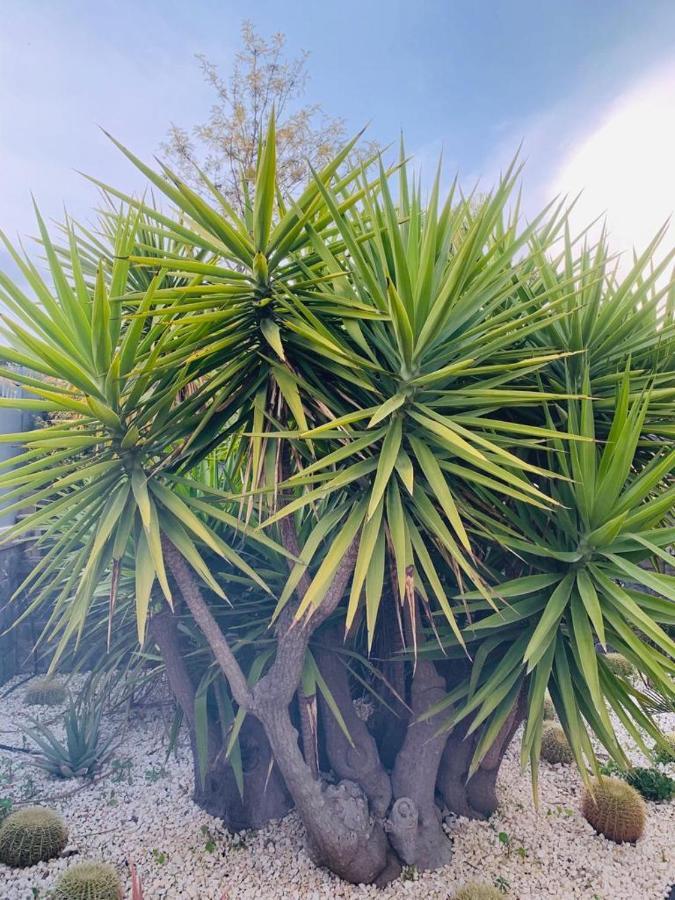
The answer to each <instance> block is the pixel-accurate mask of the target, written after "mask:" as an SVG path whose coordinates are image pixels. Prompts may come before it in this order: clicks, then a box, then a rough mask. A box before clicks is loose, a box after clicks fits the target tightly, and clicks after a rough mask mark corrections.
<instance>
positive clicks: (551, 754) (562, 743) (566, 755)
mask: <svg viewBox="0 0 675 900" xmlns="http://www.w3.org/2000/svg"><path fill="white" fill-rule="evenodd" d="M541 758H542V759H545V760H546V762H550V763H565V764H568V763H571V762H572V761H573V760H574V754H573V753H572V748H571V747H570V745H569V741H568V740H567V737H566V736H565V732H564V731H563V730H562V728H561V727H560V725H556V724H555V722H547V723H546V726H545V727H544V731H543V733H542V735H541Z"/></svg>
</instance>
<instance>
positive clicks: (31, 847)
mask: <svg viewBox="0 0 675 900" xmlns="http://www.w3.org/2000/svg"><path fill="white" fill-rule="evenodd" d="M67 840H68V829H67V828H66V826H65V824H64V822H63V820H62V819H61V817H60V816H59V815H57V813H55V812H54V810H52V809H47V808H46V807H44V806H27V807H26V808H25V809H19V810H17V811H16V812H14V813H12V814H11V815H10V816H7V818H6V819H5V821H4V822H3V823H2V826H0V862H3V863H5V865H7V866H14V867H16V868H24V867H25V866H34V865H35V863H38V862H40V861H41V860H45V859H52V858H53V857H54V856H58V855H59V853H60V852H61V851H62V850H63V848H64V847H65V846H66V841H67Z"/></svg>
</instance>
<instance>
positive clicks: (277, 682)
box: [154, 520, 520, 885]
mask: <svg viewBox="0 0 675 900" xmlns="http://www.w3.org/2000/svg"><path fill="white" fill-rule="evenodd" d="M282 535H283V537H284V543H285V545H286V547H287V549H289V550H290V551H291V552H292V553H293V554H294V555H295V556H297V555H299V548H298V546H297V540H296V538H295V533H294V530H293V528H292V525H291V524H290V523H289V522H287V521H286V520H282ZM164 549H165V554H166V559H167V563H168V566H169V569H170V571H171V574H172V576H173V578H174V580H175V581H176V584H177V586H178V587H179V589H180V592H181V594H182V596H183V599H184V601H185V604H186V606H187V607H188V609H189V610H190V613H191V614H192V616H193V618H194V620H195V622H196V623H197V624H198V626H199V627H200V629H201V631H202V633H203V634H204V636H205V638H206V640H207V642H208V643H209V645H210V647H211V650H212V652H213V656H214V659H215V660H216V662H217V664H218V665H219V666H220V669H221V671H222V672H223V674H224V675H225V677H226V678H227V680H228V684H229V686H230V690H231V692H232V695H233V697H234V699H235V701H236V703H237V704H238V706H239V707H240V708H243V709H245V710H246V711H247V712H248V713H249V716H248V717H247V719H246V720H245V721H246V723H247V724H246V725H245V728H244V729H242V735H241V740H242V745H243V750H244V758H245V759H247V760H248V762H249V763H250V764H249V765H247V764H245V765H244V776H245V793H244V802H243V803H242V802H241V798H240V797H239V794H238V792H236V796H235V794H234V792H233V791H232V784H233V776H232V772H231V767H229V766H228V765H227V763H226V761H225V760H224V754H223V753H222V747H221V745H220V743H219V741H218V740H216V736H215V735H213V734H210V736H209V742H210V747H209V769H208V772H207V778H206V780H205V782H204V784H203V786H202V787H201V788H200V789H198V790H197V791H196V793H195V799H196V800H197V802H200V803H201V804H202V805H204V806H206V808H208V809H209V810H210V811H212V812H213V813H215V814H217V815H221V816H222V817H223V818H224V819H225V821H226V822H231V823H232V824H233V825H235V824H236V825H237V826H238V827H257V826H258V825H260V824H263V823H264V822H265V821H267V820H268V818H269V817H276V816H277V815H282V814H283V812H285V811H286V809H288V808H289V806H290V804H291V802H292V804H293V805H294V806H295V808H296V809H297V811H298V813H299V814H300V816H301V818H302V820H303V823H304V825H305V829H306V832H307V846H308V851H309V853H310V855H311V858H312V859H313V860H314V862H315V863H316V864H317V865H320V866H325V867H326V868H328V869H330V870H331V871H332V872H334V873H335V874H337V875H339V876H340V877H341V878H344V879H345V880H347V881H351V882H353V883H366V884H370V883H376V884H380V885H383V884H386V883H387V882H388V881H390V880H392V879H393V878H395V877H396V876H397V875H398V873H399V872H400V870H401V865H402V864H405V865H415V866H417V867H418V868H419V869H428V868H436V867H438V866H441V865H444V864H446V863H447V862H449V861H450V858H451V845H450V842H449V840H448V839H447V837H446V835H445V833H444V831H443V827H442V821H441V811H440V808H439V806H438V804H437V802H436V792H437V791H438V792H439V793H440V794H441V796H442V797H443V799H444V801H445V803H446V804H447V805H448V807H449V808H450V809H451V810H452V811H455V812H458V813H461V814H463V815H481V816H484V815H488V814H489V813H490V812H491V811H493V809H494V807H495V806H496V796H495V793H494V786H495V781H496V775H497V771H498V768H499V764H500V762H501V759H502V758H503V754H504V752H505V749H506V747H507V746H508V743H509V741H510V740H511V737H512V736H513V732H514V731H515V729H516V728H517V725H518V723H519V718H518V717H519V714H520V713H519V708H518V709H514V713H513V715H512V716H511V717H510V718H509V720H508V721H507V723H506V724H505V726H504V728H503V729H502V733H501V734H500V735H499V736H498V739H497V741H496V742H495V746H494V747H493V748H492V749H491V750H490V752H489V753H488V754H487V756H486V757H485V759H484V761H483V765H482V767H481V769H480V770H479V772H478V773H476V775H475V776H474V777H473V778H472V779H471V781H470V782H469V783H468V784H467V783H466V774H467V772H468V767H469V763H470V760H471V756H472V753H473V743H474V742H473V740H472V739H465V735H463V734H462V733H461V731H460V730H456V732H455V733H453V734H452V735H450V738H448V736H447V734H445V733H438V732H439V725H440V724H441V723H440V721H439V718H438V717H437V716H432V717H430V718H429V719H423V718H422V716H423V714H424V713H425V712H426V711H427V710H428V709H429V707H430V706H432V705H433V704H435V703H436V702H437V701H438V700H440V699H441V698H442V697H443V696H445V693H446V690H447V685H446V681H445V678H444V677H443V676H442V675H441V674H440V673H439V672H438V671H437V669H436V666H435V664H434V663H433V662H431V661H429V660H418V661H417V664H416V666H415V667H414V671H413V673H412V677H410V678H409V680H408V686H407V688H406V685H405V682H404V681H403V679H402V678H399V682H400V684H399V685H398V687H397V688H396V693H397V694H399V695H401V701H403V700H405V701H406V702H407V704H408V707H407V709H405V712H404V721H405V726H404V728H401V729H400V731H401V732H402V734H403V740H402V742H401V743H400V744H398V743H397V746H396V752H395V753H394V754H392V757H393V764H392V765H391V766H390V769H388V768H387V767H386V766H385V764H384V763H383V761H382V757H383V754H382V752H381V750H380V748H378V745H377V742H376V740H375V737H374V736H373V734H371V732H370V731H369V729H368V727H367V725H366V724H365V723H364V722H363V721H362V720H361V719H360V718H359V716H358V715H357V714H356V711H355V709H354V706H353V701H352V694H351V689H350V682H349V676H348V673H347V670H346V668H345V666H344V665H343V663H342V661H341V660H340V659H339V654H338V652H337V651H338V644H339V640H340V637H339V633H338V631H336V630H335V629H332V628H329V629H327V630H326V631H324V633H323V634H322V639H321V640H320V641H318V643H317V645H316V646H314V645H313V652H314V654H315V658H316V660H317V664H318V666H319V670H320V671H321V673H322V676H323V678H324V680H325V682H326V684H327V685H328V687H329V690H330V691H331V694H332V698H333V700H334V701H335V703H336V704H337V706H338V708H339V709H340V713H341V715H342V718H343V720H344V722H345V724H346V727H347V731H348V732H349V737H347V736H346V735H345V733H344V731H343V730H342V728H341V727H340V724H339V723H338V722H337V720H336V718H335V716H334V714H333V712H332V711H331V709H330V707H329V705H328V704H327V703H326V702H325V699H323V698H321V699H320V700H319V704H320V706H319V708H320V711H321V727H322V730H323V736H324V739H325V755H326V758H327V759H328V762H329V765H330V767H331V770H332V772H333V773H334V776H335V780H334V781H333V780H330V779H326V778H324V777H322V775H321V773H319V772H318V771H317V768H318V767H317V758H316V755H315V744H314V736H315V731H314V725H313V719H310V718H308V717H307V716H305V719H302V718H301V719H300V724H301V726H302V727H303V741H302V748H301V742H300V739H299V735H298V731H297V729H296V727H295V724H294V721H293V718H292V716H291V709H292V708H294V707H293V704H294V701H295V699H296V698H297V693H298V690H299V685H300V681H301V676H302V670H303V665H304V660H305V657H306V652H307V648H308V645H309V641H310V638H311V637H312V636H313V635H314V634H315V632H316V630H317V628H318V627H319V626H321V625H323V623H324V622H325V621H326V619H327V618H328V617H329V616H330V615H331V614H332V613H333V611H334V610H335V609H336V608H337V606H338V604H339V602H340V600H341V598H342V596H343V594H344V591H345V589H346V587H347V585H348V582H349V579H350V578H351V574H352V571H353V567H354V562H355V557H356V546H355V545H352V546H351V547H350V548H349V549H348V550H347V552H346V553H345V556H344V558H343V559H342V561H341V563H340V565H339V566H338V569H337V570H336V573H335V575H334V577H333V581H332V583H331V585H330V587H329V590H328V592H327V594H326V596H325V597H324V600H323V602H322V605H321V607H319V608H318V609H317V610H315V611H314V613H313V615H312V616H311V617H310V618H309V619H307V618H305V619H304V620H301V621H296V620H295V610H296V609H297V605H292V604H289V605H288V606H287V608H286V609H285V610H284V611H283V612H282V613H281V615H280V617H279V620H278V623H277V628H276V656H275V659H274V661H273V662H272V664H271V666H270V667H269V669H268V670H267V672H266V673H265V675H264V676H263V677H262V678H261V679H260V680H259V681H258V682H257V684H256V685H255V686H254V687H249V685H248V683H247V681H246V678H245V676H244V674H243V672H242V670H241V668H240V666H239V663H238V662H237V659H236V657H235V656H234V654H233V652H232V650H231V649H230V647H229V644H228V643H227V639H226V637H225V635H224V634H223V632H222V631H221V629H220V627H219V625H218V623H217V621H216V620H215V618H214V617H213V615H212V613H211V610H210V609H209V607H208V605H207V603H206V602H205V600H204V598H203V596H202V594H201V590H200V588H199V584H198V582H197V580H196V577H195V576H194V573H193V572H192V571H191V569H190V567H189V566H188V565H187V562H186V561H185V559H184V558H183V557H182V556H181V554H180V553H179V552H178V551H177V550H176V548H175V547H173V545H171V544H170V543H169V542H168V541H166V540H165V541H164ZM307 587H308V579H307V577H306V576H305V577H303V578H302V579H301V580H300V584H299V585H298V594H299V596H300V597H302V596H303V595H304V593H305V591H306V590H307ZM162 615H164V614H162ZM168 615H169V616H170V614H168ZM157 618H158V619H159V618H160V617H159V616H158V617H157ZM170 618H172V617H171V616H170ZM154 627H155V628H156V629H157V631H156V640H157V642H158V644H160V641H162V640H163V642H164V645H165V649H164V650H163V651H162V652H163V655H164V656H165V659H167V660H169V662H170V663H171V668H172V672H173V674H172V675H170V676H169V677H170V681H171V686H172V689H173V691H174V693H175V695H176V697H177V699H178V701H179V703H180V705H181V708H183V711H184V714H185V716H186V719H187V721H188V723H192V724H193V723H194V689H193V688H192V686H191V683H190V684H189V685H188V682H189V675H188V673H187V672H186V671H185V666H184V663H183V664H182V668H181V662H180V661H178V660H177V659H176V656H180V653H179V652H178V653H176V649H177V647H176V646H173V647H172V646H171V640H170V639H166V635H164V634H163V632H164V631H165V630H166V629H165V627H164V625H163V624H162V622H161V621H160V622H159V624H158V625H156V626H154ZM174 627H175V626H174ZM174 638H175V634H174ZM160 646H161V644H160ZM396 665H397V666H399V668H398V669H397V670H396V671H397V672H398V673H399V674H400V673H401V671H403V672H404V671H405V669H401V668H400V664H399V663H397V664H396ZM404 665H405V664H404ZM407 665H408V668H410V664H407ZM167 671H169V665H167ZM191 692H192V693H191ZM403 694H407V697H403V696H402V695H403ZM301 703H302V698H301ZM399 706H400V707H404V704H403V703H402V702H401V703H400V704H399ZM300 711H301V713H303V712H304V713H308V709H307V708H304V709H303V708H302V706H301V707H300ZM311 712H312V715H313V710H311ZM394 715H395V714H394ZM394 730H396V728H394ZM211 745H212V746H211ZM303 749H304V751H305V753H304V755H303ZM249 751H250V752H249ZM263 773H265V775H266V776H267V777H265V778H264V779H263V777H262V775H263ZM270 773H272V775H274V773H276V777H277V780H276V782H274V779H273V778H272V777H269V776H270ZM289 798H290V799H289Z"/></svg>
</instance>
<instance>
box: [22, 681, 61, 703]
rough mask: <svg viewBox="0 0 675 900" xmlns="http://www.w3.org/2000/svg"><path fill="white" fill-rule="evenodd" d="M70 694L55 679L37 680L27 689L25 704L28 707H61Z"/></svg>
mask: <svg viewBox="0 0 675 900" xmlns="http://www.w3.org/2000/svg"><path fill="white" fill-rule="evenodd" d="M67 696H68V692H67V691H66V689H65V687H64V686H63V685H62V684H60V683H59V682H58V681H54V679H53V678H36V679H35V680H34V681H31V683H30V684H29V685H28V687H27V688H26V692H25V694H24V695H23V702H24V703H25V704H26V706H61V704H62V703H65V702H66V697H67Z"/></svg>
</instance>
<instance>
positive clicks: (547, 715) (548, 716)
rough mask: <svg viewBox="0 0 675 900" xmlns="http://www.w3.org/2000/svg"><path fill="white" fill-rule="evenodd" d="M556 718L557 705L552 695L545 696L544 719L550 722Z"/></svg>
mask: <svg viewBox="0 0 675 900" xmlns="http://www.w3.org/2000/svg"><path fill="white" fill-rule="evenodd" d="M553 720H555V706H554V705H553V700H551V698H550V697H544V721H545V722H550V721H553Z"/></svg>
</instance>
